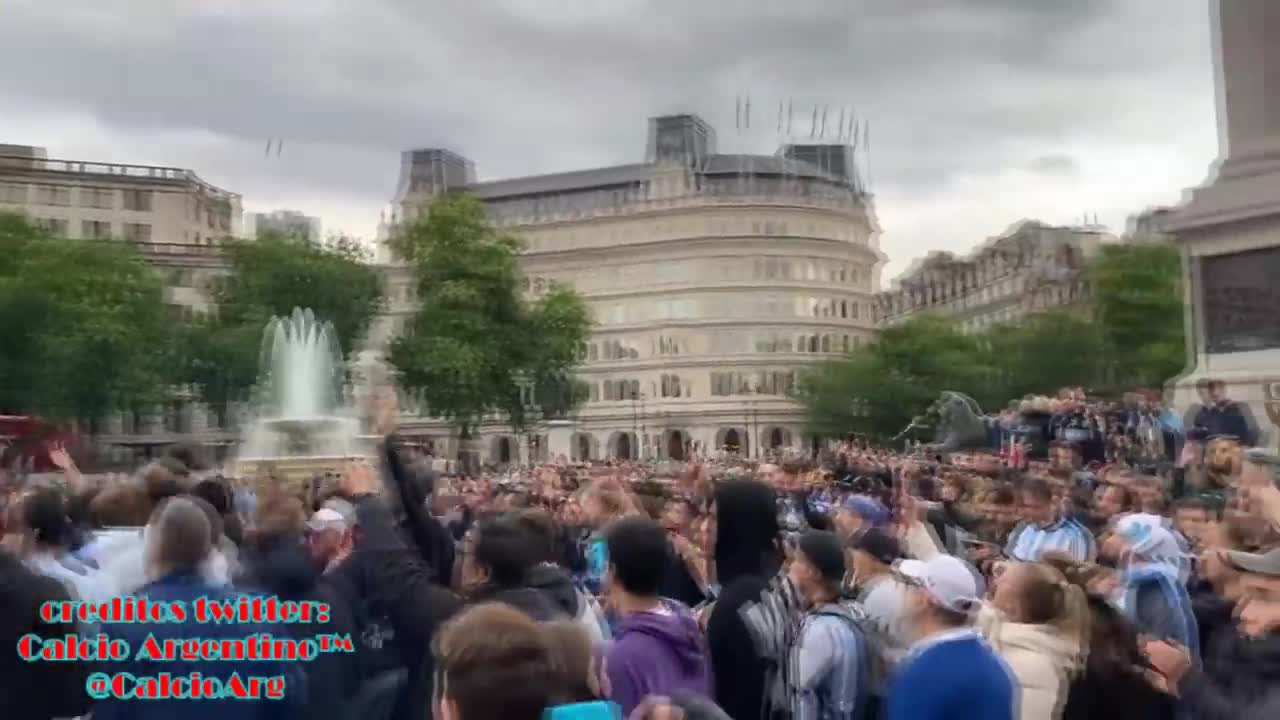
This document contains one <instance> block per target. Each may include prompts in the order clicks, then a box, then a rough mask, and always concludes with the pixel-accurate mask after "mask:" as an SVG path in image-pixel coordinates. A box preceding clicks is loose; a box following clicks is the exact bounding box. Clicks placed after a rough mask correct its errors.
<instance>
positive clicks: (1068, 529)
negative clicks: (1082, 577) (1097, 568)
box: [1004, 518, 1097, 562]
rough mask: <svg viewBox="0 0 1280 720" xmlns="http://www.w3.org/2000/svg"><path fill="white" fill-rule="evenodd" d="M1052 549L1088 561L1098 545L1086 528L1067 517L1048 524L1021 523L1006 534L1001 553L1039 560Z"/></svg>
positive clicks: (1022, 559) (1034, 560) (1025, 560)
mask: <svg viewBox="0 0 1280 720" xmlns="http://www.w3.org/2000/svg"><path fill="white" fill-rule="evenodd" d="M1052 550H1056V551H1058V552H1065V553H1067V554H1068V555H1070V556H1071V557H1072V558H1073V559H1075V560H1076V561H1078V562H1088V561H1090V560H1092V559H1093V558H1094V557H1095V555H1096V553H1097V546H1096V543H1095V541H1094V539H1093V533H1091V532H1089V529H1088V528H1086V527H1085V526H1083V525H1081V524H1080V523H1079V522H1077V521H1075V520H1072V519H1069V518H1068V519H1063V520H1059V521H1057V522H1055V523H1053V524H1052V525H1049V526H1048V527H1040V526H1039V525H1033V524H1031V523H1022V524H1021V525H1019V526H1018V527H1016V528H1014V530H1013V532H1012V533H1010V534H1009V542H1008V544H1007V545H1005V549H1004V554H1005V555H1007V556H1008V557H1011V558H1013V559H1014V560H1021V561H1023V562H1039V561H1040V558H1041V557H1043V556H1044V554H1045V553H1046V552H1049V551H1052Z"/></svg>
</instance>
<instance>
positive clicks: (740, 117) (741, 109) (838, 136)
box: [733, 95, 871, 151]
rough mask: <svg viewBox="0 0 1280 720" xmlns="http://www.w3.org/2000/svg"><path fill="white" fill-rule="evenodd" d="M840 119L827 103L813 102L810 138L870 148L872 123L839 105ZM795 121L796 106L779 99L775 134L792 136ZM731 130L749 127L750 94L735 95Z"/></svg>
mask: <svg viewBox="0 0 1280 720" xmlns="http://www.w3.org/2000/svg"><path fill="white" fill-rule="evenodd" d="M839 112H840V115H839V118H838V119H837V118H836V117H835V115H834V113H833V112H832V111H831V106H830V105H822V106H818V105H814V106H813V112H812V113H811V115H810V118H809V138H810V139H820V140H828V139H830V140H835V141H836V142H840V143H848V144H849V145H852V146H853V147H854V148H855V149H857V148H861V149H862V150H863V151H867V150H870V148H871V124H870V122H869V121H868V120H866V119H865V118H864V119H862V120H859V119H858V117H857V115H856V114H854V111H853V108H852V107H848V108H846V107H842V108H839ZM828 117H831V119H832V120H834V121H835V122H834V123H833V124H832V126H831V128H832V131H833V133H834V134H833V135H830V136H828V134H827V127H828V123H827V119H828ZM794 120H795V105H794V103H793V102H792V101H790V100H787V101H785V102H784V101H782V100H779V101H778V134H779V135H782V136H784V137H793V134H792V128H793V127H794ZM733 125H734V129H735V130H737V131H738V132H741V131H743V130H750V129H751V96H749V95H747V96H742V95H739V96H738V97H737V105H736V108H735V111H734V123H733Z"/></svg>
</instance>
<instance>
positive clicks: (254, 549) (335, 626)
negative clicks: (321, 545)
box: [238, 536, 365, 720]
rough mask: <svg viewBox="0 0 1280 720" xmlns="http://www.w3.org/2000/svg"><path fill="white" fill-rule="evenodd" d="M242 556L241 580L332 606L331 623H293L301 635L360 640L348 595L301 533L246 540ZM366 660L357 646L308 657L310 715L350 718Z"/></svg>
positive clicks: (319, 718) (283, 595)
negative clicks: (309, 549) (321, 566)
mask: <svg viewBox="0 0 1280 720" xmlns="http://www.w3.org/2000/svg"><path fill="white" fill-rule="evenodd" d="M242 558H243V562H242V568H243V575H242V577H241V578H240V580H239V582H238V584H239V585H241V586H242V587H244V588H245V589H246V590H248V591H250V592H253V591H258V592H263V593H268V594H271V595H274V596H276V597H277V598H279V599H280V600H290V601H313V602H319V603H324V604H325V605H328V606H329V609H330V612H329V622H328V623H324V624H316V623H311V624H291V625H289V629H290V630H291V631H292V632H293V633H294V634H295V637H296V638H298V639H303V638H310V637H315V636H317V635H319V634H329V635H338V636H344V635H345V636H348V637H351V638H353V640H354V641H355V642H356V643H358V642H359V635H358V633H357V632H356V628H355V622H354V619H353V617H352V610H351V607H350V604H349V602H348V599H347V598H346V597H345V596H343V595H342V594H341V593H339V592H337V591H336V590H335V588H334V587H333V586H331V585H330V584H329V583H328V582H326V580H325V579H322V577H321V574H320V572H319V569H318V568H317V567H316V566H315V563H314V562H313V561H312V560H311V556H310V554H309V553H308V552H307V548H306V545H304V544H303V542H302V539H301V538H298V537H295V536H284V537H277V538H268V539H265V540H263V541H261V542H259V543H257V544H253V545H249V546H246V547H245V550H244V555H243V556H242ZM364 660H365V656H364V653H363V650H362V649H357V652H356V653H346V652H329V653H321V654H320V655H319V656H318V657H316V658H315V660H313V661H311V662H309V663H306V673H307V704H306V707H305V709H304V711H303V714H304V716H305V717H307V718H316V719H317V720H322V719H323V718H335V719H340V718H345V717H346V716H347V714H346V713H347V709H346V708H347V707H348V706H349V705H350V704H351V703H353V702H354V701H355V698H356V696H357V694H358V693H359V692H360V686H361V680H362V679H363V677H364V673H363V672H362V671H361V664H362V662H363V661H364Z"/></svg>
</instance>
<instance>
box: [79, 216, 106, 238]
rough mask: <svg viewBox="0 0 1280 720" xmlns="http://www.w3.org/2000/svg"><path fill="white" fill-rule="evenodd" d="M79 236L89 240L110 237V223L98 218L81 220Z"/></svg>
mask: <svg viewBox="0 0 1280 720" xmlns="http://www.w3.org/2000/svg"><path fill="white" fill-rule="evenodd" d="M80 237H82V238H86V239H90V240H103V239H106V238H109V237H111V223H109V222H102V221H99V220H83V221H81V222H80Z"/></svg>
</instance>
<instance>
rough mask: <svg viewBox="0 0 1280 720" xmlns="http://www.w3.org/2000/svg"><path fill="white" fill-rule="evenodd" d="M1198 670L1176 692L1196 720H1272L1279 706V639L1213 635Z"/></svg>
mask: <svg viewBox="0 0 1280 720" xmlns="http://www.w3.org/2000/svg"><path fill="white" fill-rule="evenodd" d="M1203 657H1204V663H1203V665H1204V670H1203V671H1198V670H1192V671H1191V672H1190V673H1189V674H1188V675H1187V677H1185V678H1183V681H1182V684H1181V685H1180V686H1179V689H1180V690H1181V694H1182V700H1183V702H1184V703H1185V705H1186V706H1187V708H1188V709H1189V710H1190V712H1191V713H1192V715H1191V716H1192V717H1195V718H1197V720H1253V718H1255V717H1256V718H1276V717H1280V716H1277V715H1266V714H1265V712H1264V711H1268V710H1272V709H1275V708H1276V707H1277V706H1280V684H1277V679H1280V634H1276V633H1273V634H1270V635H1266V636H1263V637H1257V638H1254V637H1246V636H1244V635H1241V634H1239V633H1238V632H1225V631H1221V632H1217V633H1215V634H1214V635H1213V636H1212V637H1211V642H1210V644H1209V647H1207V648H1205V650H1204V656H1203Z"/></svg>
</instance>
